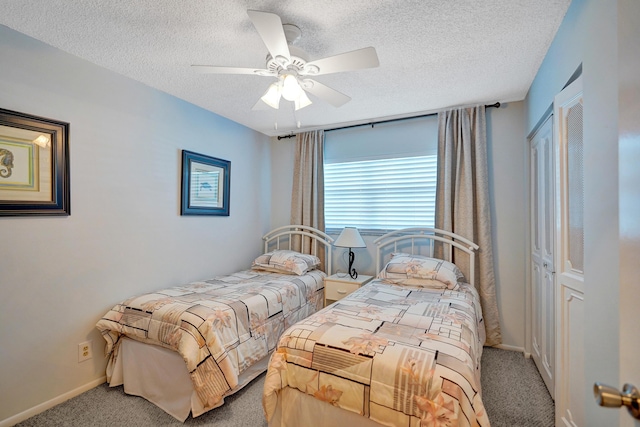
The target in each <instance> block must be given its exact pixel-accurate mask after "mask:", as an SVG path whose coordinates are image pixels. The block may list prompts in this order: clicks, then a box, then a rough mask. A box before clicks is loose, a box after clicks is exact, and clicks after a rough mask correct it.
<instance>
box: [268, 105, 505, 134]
mask: <svg viewBox="0 0 640 427" xmlns="http://www.w3.org/2000/svg"><path fill="white" fill-rule="evenodd" d="M484 107H485V108H491V107H493V108H500V103H499V102H496V103H495V104H485V106H484ZM436 115H438V113H429V114H420V115H418V116H410V117H400V118H397V119H389V120H380V121H377V122H369V123H360V124H358V125H349V126H342V127H337V128H332V129H325V132H331V131H332V130H342V129H350V128H355V127H359V126H372V127H373V126H374V125H378V124H381V123H391V122H399V121H401V120H410V119H418V118H421V117H430V116H436ZM294 136H296V134H295V133H292V134H289V135H282V136H278V141H280V140H281V139H285V138H293V137H294Z"/></svg>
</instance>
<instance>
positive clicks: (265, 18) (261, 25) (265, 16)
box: [247, 10, 291, 62]
mask: <svg viewBox="0 0 640 427" xmlns="http://www.w3.org/2000/svg"><path fill="white" fill-rule="evenodd" d="M247 14H249V18H251V22H253V25H254V27H256V30H258V34H260V37H262V41H263V42H264V45H265V46H266V47H267V50H268V51H269V53H270V54H271V56H272V57H273V58H274V59H275V60H278V57H282V58H285V59H286V60H287V62H291V54H290V53H289V45H288V44H287V38H286V37H285V35H284V29H283V28H282V20H281V19H280V17H279V16H278V15H276V14H275V13H269V12H261V11H258V10H247Z"/></svg>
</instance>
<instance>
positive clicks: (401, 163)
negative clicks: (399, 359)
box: [324, 156, 437, 230]
mask: <svg viewBox="0 0 640 427" xmlns="http://www.w3.org/2000/svg"><path fill="white" fill-rule="evenodd" d="M436 165H437V159H436V156H420V157H403V158H399V159H383V160H368V161H362V162H349V163H331V164H327V165H325V169H324V186H325V187H324V191H325V224H326V228H327V229H341V228H343V227H345V226H349V225H353V226H356V227H358V228H360V229H363V230H367V229H369V230H396V229H400V228H406V227H433V219H434V214H435V198H436Z"/></svg>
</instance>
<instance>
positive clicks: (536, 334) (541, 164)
mask: <svg viewBox="0 0 640 427" xmlns="http://www.w3.org/2000/svg"><path fill="white" fill-rule="evenodd" d="M552 124H553V119H552V118H551V117H550V118H548V119H547V120H546V122H545V123H544V124H543V125H542V126H541V127H540V128H539V129H538V131H537V132H536V133H535V134H534V135H533V137H532V138H531V139H530V159H531V160H530V161H531V164H530V174H529V176H530V183H531V188H530V194H531V202H530V206H531V304H532V306H531V308H532V328H531V332H532V334H531V335H532V343H531V344H532V345H531V347H532V356H533V360H534V362H535V363H536V366H537V367H538V371H540V375H541V376H542V379H543V380H544V383H545V385H546V386H547V388H548V389H549V393H551V396H553V395H554V367H555V362H554V361H555V326H554V325H555V322H554V316H555V305H554V300H555V278H554V264H555V255H554V251H555V240H554V231H555V222H554V218H555V215H554V194H555V191H554V190H555V173H554V170H555V168H554V145H553V132H552V130H553V129H552Z"/></svg>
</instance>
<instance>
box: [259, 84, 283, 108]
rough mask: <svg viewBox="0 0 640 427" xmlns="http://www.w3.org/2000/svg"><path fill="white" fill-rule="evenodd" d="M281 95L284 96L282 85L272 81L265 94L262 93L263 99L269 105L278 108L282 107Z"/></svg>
mask: <svg viewBox="0 0 640 427" xmlns="http://www.w3.org/2000/svg"><path fill="white" fill-rule="evenodd" d="M280 96H282V94H281V93H280V85H279V84H278V83H271V85H269V88H268V89H267V91H266V92H265V94H264V95H262V98H260V99H262V102H264V103H265V104H267V105H268V106H269V107H271V108H275V109H276V110H277V109H279V108H280Z"/></svg>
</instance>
